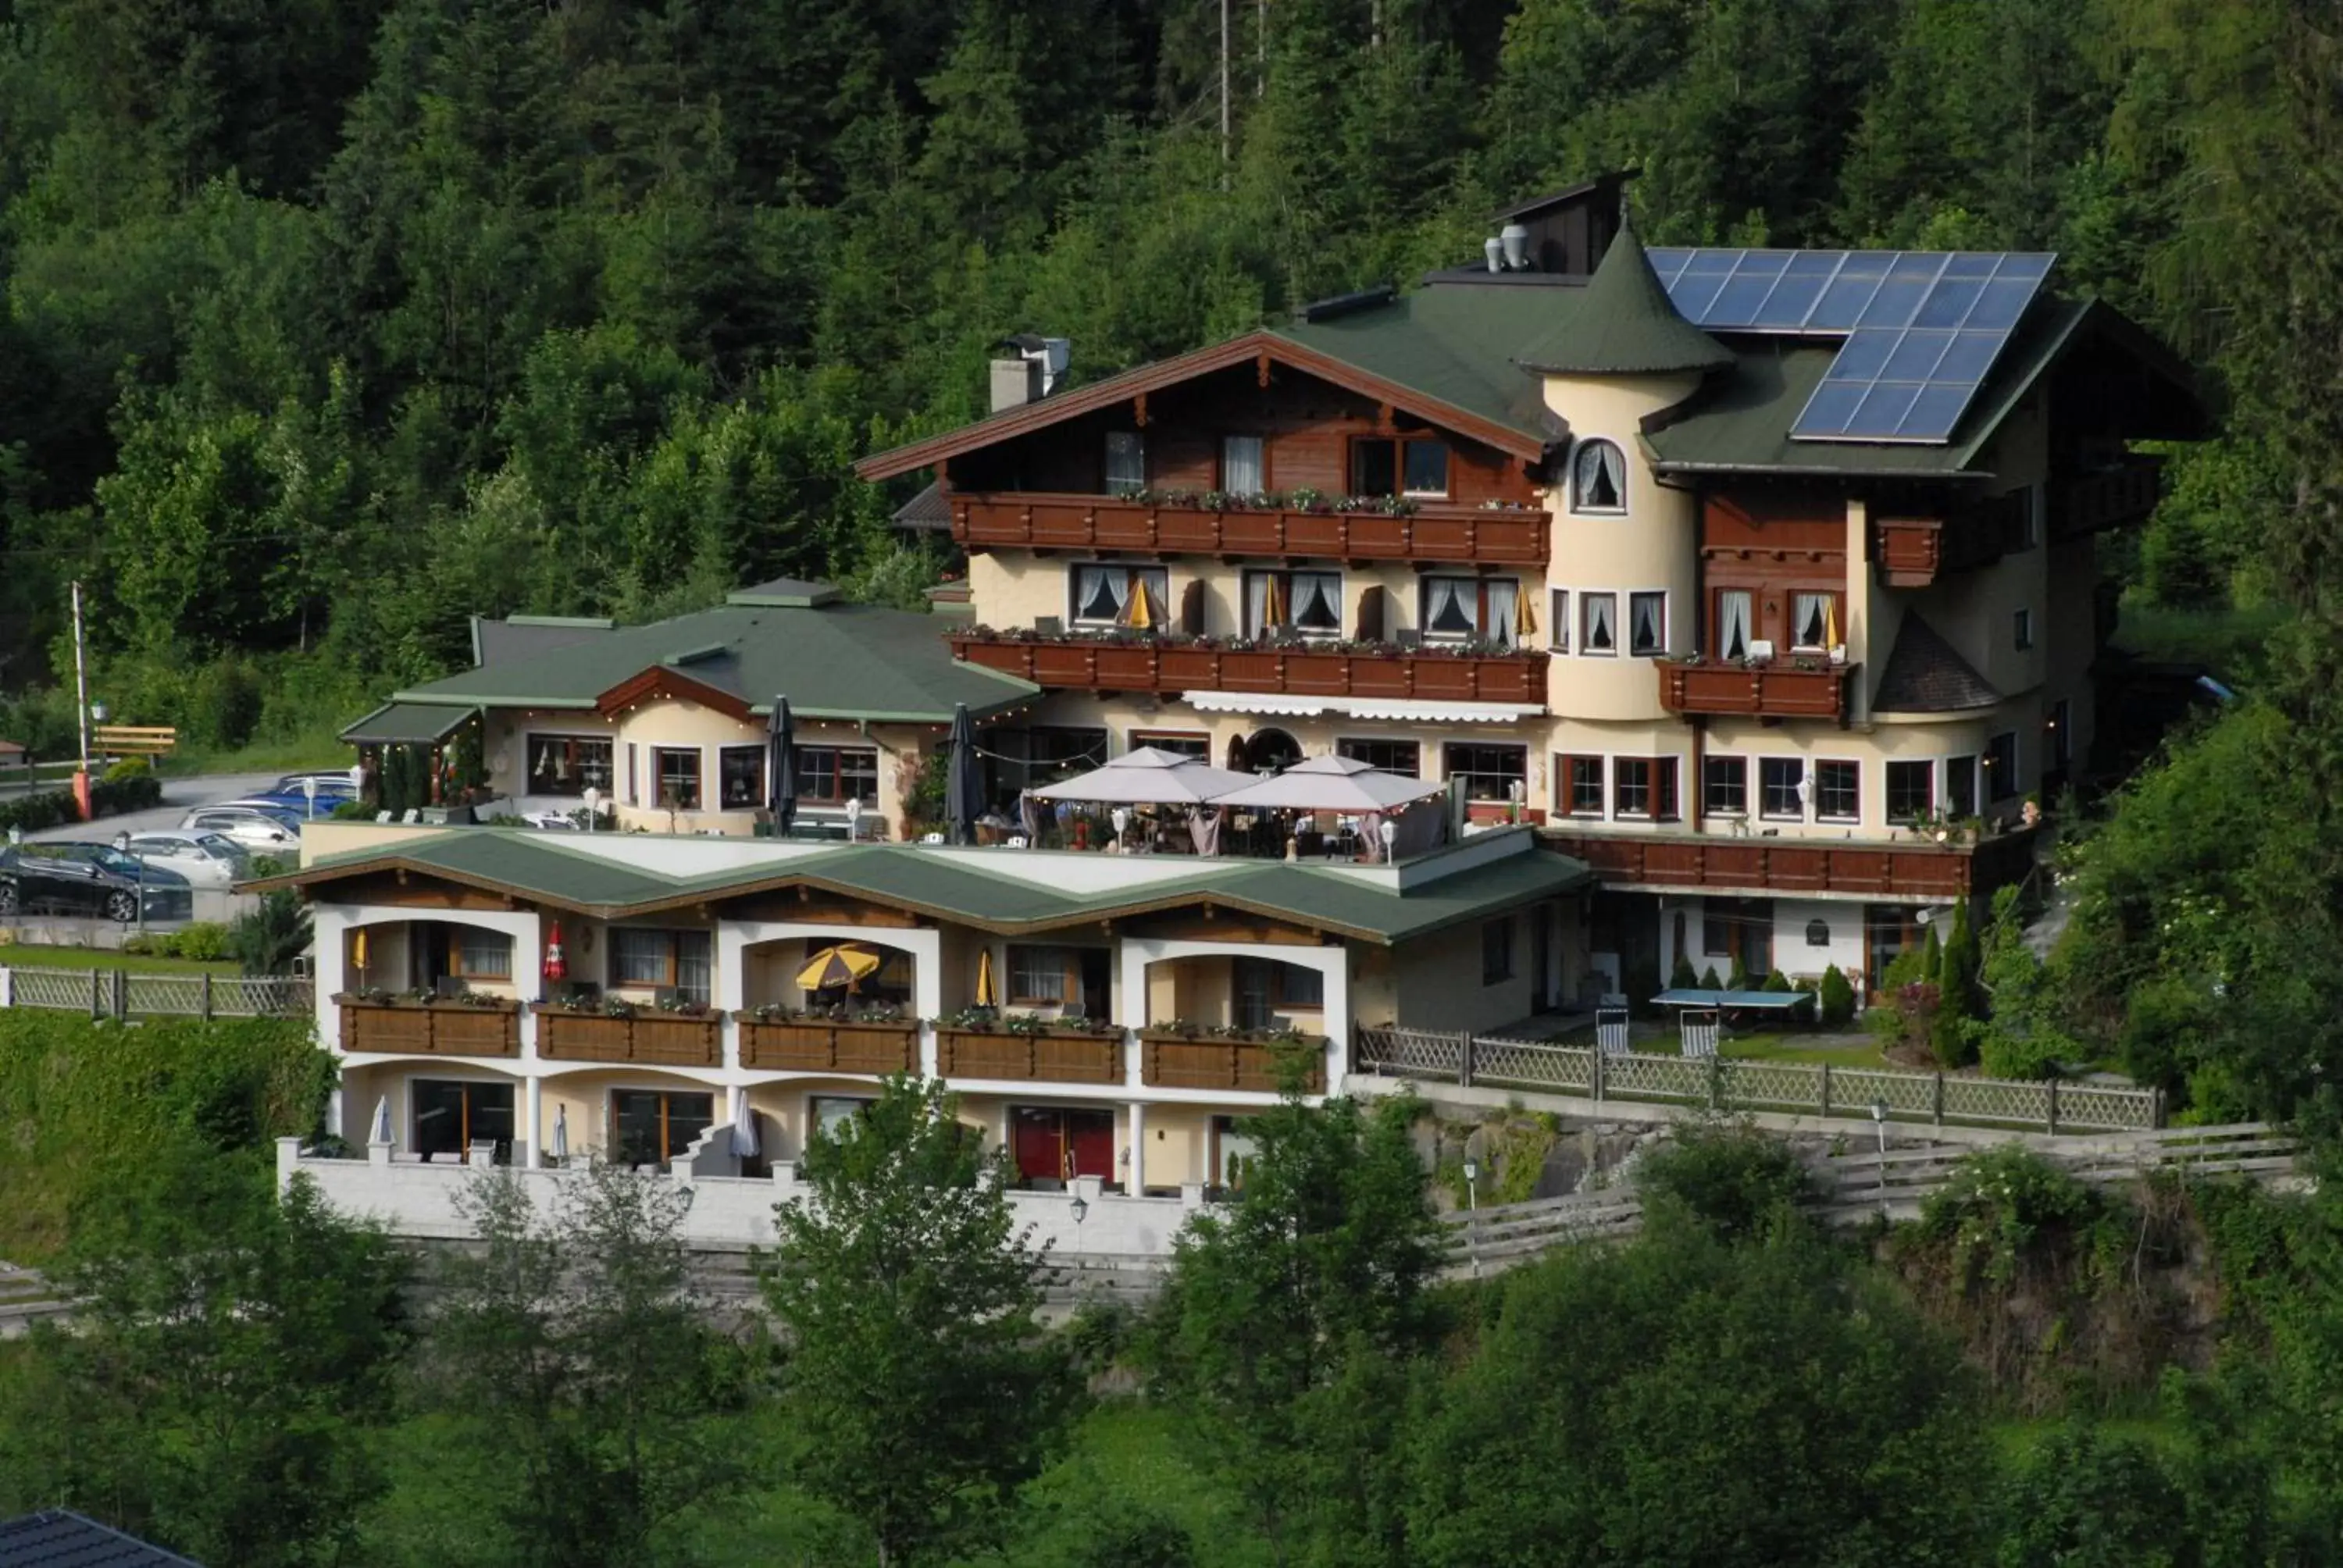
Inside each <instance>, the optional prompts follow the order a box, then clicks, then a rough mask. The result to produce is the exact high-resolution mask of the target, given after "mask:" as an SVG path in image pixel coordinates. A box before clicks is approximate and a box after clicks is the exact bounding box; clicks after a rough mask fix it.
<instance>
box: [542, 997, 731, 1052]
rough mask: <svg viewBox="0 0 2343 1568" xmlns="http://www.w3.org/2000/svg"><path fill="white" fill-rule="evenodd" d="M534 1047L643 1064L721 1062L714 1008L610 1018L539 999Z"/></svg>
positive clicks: (717, 1022)
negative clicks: (549, 1004)
mask: <svg viewBox="0 0 2343 1568" xmlns="http://www.w3.org/2000/svg"><path fill="white" fill-rule="evenodd" d="M537 1012H538V1018H537V1053H538V1055H539V1056H542V1057H545V1058H547V1059H548V1060H555V1061H631V1062H637V1063H639V1064H641V1065H643V1066H646V1067H721V1066H723V1065H724V1044H723V1039H722V1036H721V1035H720V1034H719V1032H718V1026H719V1019H718V1015H717V1014H715V1013H709V1014H706V1015H705V1016H696V1015H692V1014H689V1013H663V1012H649V1011H645V1012H640V1013H637V1014H636V1015H635V1016H633V1017H632V1018H614V1017H612V1016H611V1015H610V1014H608V1013H605V1012H580V1011H572V1010H569V1009H568V1008H549V1007H545V1006H542V1005H540V1006H539V1007H538V1010H537Z"/></svg>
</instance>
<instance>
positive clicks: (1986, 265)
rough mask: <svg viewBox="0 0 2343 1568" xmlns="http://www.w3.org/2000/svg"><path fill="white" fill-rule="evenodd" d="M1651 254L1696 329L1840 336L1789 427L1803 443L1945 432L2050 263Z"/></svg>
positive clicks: (1723, 252)
mask: <svg viewBox="0 0 2343 1568" xmlns="http://www.w3.org/2000/svg"><path fill="white" fill-rule="evenodd" d="M1647 254H1648V255H1649V256H1651V260H1652V266H1653V269H1654V271H1655V272H1657V273H1658V274H1659V278H1660V282H1661V284H1662V285H1663V286H1665V287H1666V289H1667V291H1668V297H1669V299H1671V300H1672V301H1674V305H1675V307H1676V309H1677V310H1679V311H1681V312H1682V313H1683V315H1684V319H1686V320H1687V321H1690V322H1691V323H1692V324H1693V325H1694V326H1695V327H1706V328H1709V329H1711V330H1714V331H1720V332H1778V333H1785V334H1790V335H1795V336H1799V337H1842V336H1843V337H1845V342H1844V343H1843V344H1841V345H1840V347H1839V352H1838V357H1837V358H1836V359H1835V360H1834V361H1832V363H1831V367H1830V369H1829V370H1828V371H1826V372H1825V374H1824V376H1823V379H1822V383H1821V385H1819V386H1817V387H1815V391H1814V395H1813V397H1810V398H1809V399H1808V400H1807V402H1806V406H1805V409H1804V410H1803V411H1802V412H1801V413H1800V414H1799V416H1798V418H1797V422H1796V423H1795V425H1794V426H1792V427H1791V430H1790V435H1791V437H1792V438H1793V439H1795V440H1801V441H1919V442H1941V441H1946V440H1949V439H1951V438H1952V434H1953V431H1954V429H1955V428H1956V427H1958V425H1959V424H1960V421H1961V416H1962V415H1963V414H1964V413H1966V411H1967V409H1968V406H1969V403H1970V401H1971V399H1973V398H1974V397H1976V392H1977V388H1978V387H1980V386H1981V385H1983V383H1984V381H1985V378H1986V375H1987V373H1989V372H1990V371H1991V370H1992V369H1993V366H1994V361H1995V360H1996V359H1997V358H1999V357H2000V356H2001V351H2002V349H2003V348H2004V347H2006V346H2007V344H2008V342H2009V337H2010V334H2011V333H2012V332H2014V331H2016V328H2017V324H2018V322H2019V320H2020V319H2022V318H2023V317H2025V315H2026V307H2027V306H2028V305H2029V304H2031V303H2032V302H2033V299H2034V296H2035V295H2036V293H2037V292H2039V291H2040V289H2041V286H2042V282H2043V279H2045V278H2046V277H2047V276H2049V274H2050V266H2051V263H2052V262H2053V261H2055V260H2056V257H2055V256H2050V255H2047V254H2044V253H2031V252H2029V253H2021V252H2015V251H1973V250H1970V251H1941V250H1926V251H1924V250H1734V249H1723V248H1715V247H1709V246H1701V247H1696V248H1686V247H1675V246H1663V247H1660V248H1658V249H1654V250H1652V251H1650V252H1648V253H1647Z"/></svg>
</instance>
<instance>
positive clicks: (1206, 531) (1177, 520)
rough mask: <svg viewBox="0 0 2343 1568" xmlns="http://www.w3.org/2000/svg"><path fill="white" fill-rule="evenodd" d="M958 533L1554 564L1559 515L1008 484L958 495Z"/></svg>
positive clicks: (1042, 545) (1099, 546)
mask: <svg viewBox="0 0 2343 1568" xmlns="http://www.w3.org/2000/svg"><path fill="white" fill-rule="evenodd" d="M951 516H952V525H951V526H952V538H953V539H954V540H955V541H956V542H958V543H959V544H960V545H961V546H962V547H964V548H970V549H983V548H996V547H1008V548H1026V549H1036V550H1051V549H1063V550H1138V551H1145V552H1151V553H1155V554H1161V555H1173V554H1185V555H1212V556H1272V557H1290V558H1315V559H1322V560H1342V561H1457V562H1465V563H1470V564H1473V565H1480V566H1535V567H1543V566H1544V565H1545V561H1546V555H1547V548H1548V538H1549V535H1550V533H1551V531H1552V527H1553V515H1552V514H1551V513H1548V512H1545V511H1542V510H1533V509H1530V508H1510V507H1459V506H1441V505H1437V504H1422V505H1418V506H1417V507H1415V508H1414V509H1413V511H1410V512H1406V513H1392V512H1384V511H1365V510H1359V511H1335V510H1332V509H1323V508H1315V507H1296V506H1278V507H1230V506H1213V505H1210V504H1208V502H1207V499H1206V498H1196V499H1193V500H1189V501H1185V502H1172V501H1165V500H1158V499H1153V498H1141V497H1132V496H1093V495H1071V494H1061V493H1056V492H1048V491H1001V492H982V493H975V494H963V495H954V496H953V497H952V498H951Z"/></svg>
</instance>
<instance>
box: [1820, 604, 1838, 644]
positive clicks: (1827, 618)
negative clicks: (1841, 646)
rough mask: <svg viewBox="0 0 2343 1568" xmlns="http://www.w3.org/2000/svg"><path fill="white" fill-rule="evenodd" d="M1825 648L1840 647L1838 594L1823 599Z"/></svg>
mask: <svg viewBox="0 0 2343 1568" xmlns="http://www.w3.org/2000/svg"><path fill="white" fill-rule="evenodd" d="M1823 646H1824V647H1825V648H1836V647H1837V646H1838V596H1837V595H1836V594H1828V595H1825V597H1824V598H1823Z"/></svg>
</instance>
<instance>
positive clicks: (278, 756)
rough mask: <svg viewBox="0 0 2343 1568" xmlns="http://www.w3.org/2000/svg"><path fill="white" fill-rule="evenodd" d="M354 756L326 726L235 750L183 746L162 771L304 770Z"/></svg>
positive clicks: (185, 774) (341, 764)
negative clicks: (302, 733) (310, 731)
mask: <svg viewBox="0 0 2343 1568" xmlns="http://www.w3.org/2000/svg"><path fill="white" fill-rule="evenodd" d="M351 717H352V718H356V717H357V715H356V714H352V715H351ZM356 759H357V753H356V752H355V751H353V750H352V749H350V747H349V745H348V743H347V742H346V741H342V740H338V739H335V737H334V733H333V731H331V730H329V729H327V730H319V731H317V732H316V733H315V734H310V735H304V736H299V737H297V738H296V739H290V740H256V741H254V742H253V743H252V744H251V745H249V746H243V747H238V748H237V749H236V750H234V751H208V750H204V749H200V748H196V747H184V748H182V749H179V750H178V751H176V752H175V753H173V754H172V755H171V756H169V757H167V758H166V759H164V762H163V769H162V771H163V776H164V777H165V778H166V779H189V778H194V777H196V776H197V775H199V774H211V773H304V772H310V771H315V770H317V769H329V768H330V769H341V768H347V767H348V766H349V765H350V764H351V763H352V762H353V761H355V760H356Z"/></svg>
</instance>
